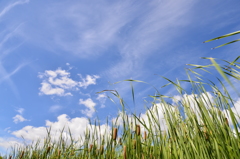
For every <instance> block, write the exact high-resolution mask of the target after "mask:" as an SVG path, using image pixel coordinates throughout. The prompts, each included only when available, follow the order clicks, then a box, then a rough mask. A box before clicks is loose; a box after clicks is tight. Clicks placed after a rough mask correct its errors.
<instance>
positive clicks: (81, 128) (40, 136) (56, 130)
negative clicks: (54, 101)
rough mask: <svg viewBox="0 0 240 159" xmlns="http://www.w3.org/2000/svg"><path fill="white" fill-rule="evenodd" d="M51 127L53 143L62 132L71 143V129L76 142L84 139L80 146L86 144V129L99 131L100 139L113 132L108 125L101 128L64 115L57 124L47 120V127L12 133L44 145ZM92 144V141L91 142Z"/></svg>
mask: <svg viewBox="0 0 240 159" xmlns="http://www.w3.org/2000/svg"><path fill="white" fill-rule="evenodd" d="M50 127H51V131H50V135H51V137H52V141H58V140H59V136H60V135H61V132H62V133H63V134H62V136H63V137H65V138H66V139H69V141H70V134H69V131H68V128H69V129H70V131H71V136H72V138H73V139H74V140H75V141H79V139H80V138H82V139H83V140H81V141H79V142H78V144H81V143H83V142H84V135H85V132H86V129H88V131H90V133H91V132H93V131H94V129H98V132H99V133H98V137H100V136H102V137H103V136H104V135H105V134H107V133H108V132H111V131H110V127H109V126H108V125H106V124H102V125H100V126H96V125H91V124H90V123H89V120H88V119H87V118H84V117H76V118H72V119H71V118H69V117H68V116H67V115H66V114H62V115H60V116H58V117H57V121H56V122H51V121H49V120H47V121H46V124H45V126H42V127H33V126H25V127H24V128H22V129H20V130H17V131H14V132H12V134H13V135H14V136H15V137H17V138H21V137H24V139H25V140H27V141H37V140H40V143H41V144H42V143H43V141H44V138H45V137H46V136H47V131H46V129H49V128H50ZM64 128H65V129H64ZM63 129H64V130H63ZM62 130H63V131H62ZM91 134H92V133H91ZM90 142H92V141H91V140H90Z"/></svg>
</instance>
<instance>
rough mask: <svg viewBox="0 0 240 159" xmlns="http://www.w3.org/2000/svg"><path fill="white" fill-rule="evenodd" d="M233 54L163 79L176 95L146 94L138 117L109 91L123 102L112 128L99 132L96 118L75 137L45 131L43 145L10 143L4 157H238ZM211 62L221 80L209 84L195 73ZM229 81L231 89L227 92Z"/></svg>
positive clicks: (237, 76) (236, 77)
mask: <svg viewBox="0 0 240 159" xmlns="http://www.w3.org/2000/svg"><path fill="white" fill-rule="evenodd" d="M238 58H239V57H238ZM238 58H237V59H236V60H234V61H233V62H228V61H225V62H226V64H227V65H219V64H217V62H216V61H215V60H214V59H210V60H211V62H212V64H210V65H207V66H200V65H192V66H193V67H192V68H191V69H189V70H188V71H187V76H188V79H187V80H176V81H175V82H174V81H172V80H170V79H167V78H165V79H166V80H167V81H168V82H169V84H167V85H172V86H174V87H175V88H176V90H177V91H178V93H179V94H178V95H176V94H175V96H164V95H162V94H160V93H159V92H157V93H156V94H155V95H154V96H151V97H152V98H153V101H152V106H151V108H149V109H148V110H146V114H142V115H140V116H137V115H136V114H127V113H126V111H125V104H124V102H123V100H122V98H121V96H120V95H119V94H118V93H117V92H116V91H110V93H112V94H113V95H114V96H116V97H117V98H118V99H119V102H120V104H121V106H122V112H121V113H119V116H118V117H117V118H115V119H114V120H112V121H111V129H112V132H106V133H105V136H101V135H100V133H99V132H100V131H101V130H99V127H98V125H97V124H96V122H95V126H94V127H93V129H94V130H92V131H89V130H86V133H85V136H83V137H82V138H80V139H79V140H77V141H76V140H74V139H72V138H70V139H69V138H64V137H63V136H60V137H59V140H58V141H52V140H51V135H50V133H48V136H46V138H45V140H44V141H45V142H44V143H43V144H39V142H34V143H33V144H29V145H27V146H25V147H14V148H13V149H12V151H11V152H10V153H9V154H8V155H7V156H5V158H9V159H10V158H11V159H65V158H66V159H77V158H78V159H81V158H82V159H86V158H89V159H90V158H91V159H114V158H120V159H159V158H164V159H193V158H194V159H205V158H207V159H209V158H218V159H222V158H225V159H236V158H239V156H240V138H239V136H240V134H239V132H238V129H239V123H238V121H239V115H238V114H237V112H236V111H235V109H234V107H235V106H236V101H235V100H234V98H235V97H234V98H233V96H234V95H236V97H238V92H237V87H236V85H234V82H236V81H238V80H239V79H240V74H239V69H240V66H239V64H240V63H239V62H238V61H237V60H238ZM210 67H213V68H215V69H216V70H217V71H218V72H219V73H220V75H222V76H223V78H222V79H223V80H225V81H222V80H220V79H219V78H220V77H219V78H217V80H216V81H217V83H216V82H215V83H213V82H212V81H209V80H204V79H203V77H202V76H201V74H199V73H197V70H198V69H201V70H203V71H206V72H208V70H209V68H210ZM229 77H230V78H229ZM193 79H196V80H193ZM131 82H134V80H131ZM135 82H139V81H135ZM185 82H187V83H189V85H190V88H191V92H190V93H189V92H187V91H186V90H185V89H184V88H183V87H182V86H181V85H182V84H183V83H185ZM229 86H231V87H232V88H233V90H235V92H234V93H231V94H230V93H229V92H228V88H229ZM133 93H134V91H133ZM133 98H134V94H133ZM170 101H174V102H170ZM238 106H240V105H238ZM69 133H70V134H71V132H70V130H69Z"/></svg>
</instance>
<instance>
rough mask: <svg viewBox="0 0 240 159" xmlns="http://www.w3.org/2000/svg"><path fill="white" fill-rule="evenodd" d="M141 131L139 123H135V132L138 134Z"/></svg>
mask: <svg viewBox="0 0 240 159" xmlns="http://www.w3.org/2000/svg"><path fill="white" fill-rule="evenodd" d="M140 133H141V129H140V125H136V134H137V136H139V135H140Z"/></svg>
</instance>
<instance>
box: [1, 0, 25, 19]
mask: <svg viewBox="0 0 240 159" xmlns="http://www.w3.org/2000/svg"><path fill="white" fill-rule="evenodd" d="M29 1H30V0H18V1H17V2H14V3H11V4H9V5H8V6H6V7H5V8H3V10H2V11H1V12H0V18H1V17H2V16H3V15H4V14H6V13H7V12H9V11H10V10H11V9H12V8H14V7H15V6H17V5H20V4H24V3H28V2H29Z"/></svg>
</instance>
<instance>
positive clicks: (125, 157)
mask: <svg viewBox="0 0 240 159" xmlns="http://www.w3.org/2000/svg"><path fill="white" fill-rule="evenodd" d="M123 158H124V159H127V146H123Z"/></svg>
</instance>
